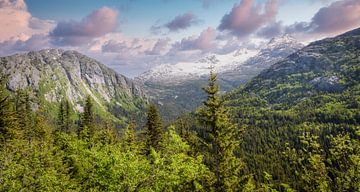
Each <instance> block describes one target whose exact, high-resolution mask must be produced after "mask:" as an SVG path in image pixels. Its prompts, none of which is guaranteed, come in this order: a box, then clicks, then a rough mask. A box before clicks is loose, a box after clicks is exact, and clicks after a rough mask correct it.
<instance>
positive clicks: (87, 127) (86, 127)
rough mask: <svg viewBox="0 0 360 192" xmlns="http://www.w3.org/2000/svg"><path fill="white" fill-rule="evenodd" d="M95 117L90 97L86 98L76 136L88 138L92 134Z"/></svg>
mask: <svg viewBox="0 0 360 192" xmlns="http://www.w3.org/2000/svg"><path fill="white" fill-rule="evenodd" d="M94 124H95V115H94V111H93V102H92V99H91V97H90V96H87V97H86V100H85V106H84V112H83V113H82V115H81V124H80V126H79V129H78V135H79V136H80V137H81V138H84V139H85V138H87V139H88V138H89V137H90V134H92V133H93V132H94V128H95V126H94Z"/></svg>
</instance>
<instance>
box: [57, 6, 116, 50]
mask: <svg viewBox="0 0 360 192" xmlns="http://www.w3.org/2000/svg"><path fill="white" fill-rule="evenodd" d="M117 27H118V12H117V11H116V10H114V9H111V8H109V7H102V8H100V9H98V10H95V11H93V12H92V13H91V14H90V15H88V16H86V17H85V18H83V19H82V20H81V21H80V22H78V21H65V22H59V23H58V24H57V26H56V27H55V29H54V30H53V31H52V32H51V33H50V37H51V38H52V39H53V43H54V44H56V45H61V46H63V45H70V46H79V45H83V44H86V43H88V42H89V41H91V40H92V39H94V38H96V37H100V36H103V35H105V34H108V33H111V32H114V31H116V29H117Z"/></svg>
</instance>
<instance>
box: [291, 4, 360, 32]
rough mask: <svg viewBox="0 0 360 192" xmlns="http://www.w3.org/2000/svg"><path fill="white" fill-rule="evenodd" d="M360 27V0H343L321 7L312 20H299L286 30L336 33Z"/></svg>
mask: <svg viewBox="0 0 360 192" xmlns="http://www.w3.org/2000/svg"><path fill="white" fill-rule="evenodd" d="M357 27H360V1H359V0H343V1H336V2H333V3H331V4H330V5H329V6H327V7H323V8H321V9H320V10H319V11H318V12H317V13H316V14H315V15H314V16H313V17H312V19H311V22H298V23H295V24H293V25H290V26H287V27H286V32H288V33H295V34H299V35H302V36H304V37H307V36H309V37H310V36H312V37H314V35H315V36H319V37H322V36H324V35H336V34H340V33H342V32H345V31H348V30H351V29H354V28H357Z"/></svg>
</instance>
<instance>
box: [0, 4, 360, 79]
mask: <svg viewBox="0 0 360 192" xmlns="http://www.w3.org/2000/svg"><path fill="white" fill-rule="evenodd" d="M0 26H1V28H0V56H6V55H11V54H15V53H22V52H27V51H36V50H41V49H47V48H61V49H64V50H76V51H79V52H80V53H83V54H85V55H88V56H90V57H93V58H95V59H97V60H99V61H100V62H102V63H104V64H106V65H108V66H109V67H111V68H113V69H115V70H116V71H117V72H119V73H121V74H125V75H127V76H129V77H135V76H137V75H139V74H141V73H142V72H144V71H146V70H149V69H150V68H152V67H154V66H156V65H159V64H172V63H176V62H184V61H196V60H197V59H200V58H201V57H203V56H205V55H207V54H227V53H231V52H233V51H236V50H237V49H240V48H248V49H252V48H256V47H259V46H261V45H262V44H263V43H266V42H267V41H269V40H270V39H271V38H273V37H276V36H280V35H283V34H290V35H292V36H294V37H295V38H297V39H298V41H300V42H303V43H305V44H306V43H309V42H311V41H314V40H318V39H322V38H326V37H331V36H335V35H338V34H341V33H343V32H346V31H348V30H351V29H354V28H358V27H360V0H76V1H74V0H51V1H50V0H48V1H44V0H25V1H24V0H0Z"/></svg>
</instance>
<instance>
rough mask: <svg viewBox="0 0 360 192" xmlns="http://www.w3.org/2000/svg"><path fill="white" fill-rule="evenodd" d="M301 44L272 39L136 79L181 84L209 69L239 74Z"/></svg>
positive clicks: (264, 65)
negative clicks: (257, 47)
mask: <svg viewBox="0 0 360 192" xmlns="http://www.w3.org/2000/svg"><path fill="white" fill-rule="evenodd" d="M302 46H303V45H302V44H300V43H298V42H297V41H296V39H295V38H293V37H291V36H290V35H283V36H280V37H276V38H273V39H271V40H270V41H269V43H267V44H266V45H265V46H264V47H260V48H259V49H247V48H242V49H239V50H235V51H233V52H231V53H227V54H222V55H221V54H209V55H207V56H205V57H204V58H202V59H200V60H198V61H195V62H179V63H176V64H161V65H157V66H155V67H154V68H152V69H150V70H149V71H146V72H144V73H142V74H141V75H140V76H138V77H137V78H136V80H137V81H139V82H142V83H145V82H151V83H161V82H166V83H175V84H178V83H182V82H184V81H188V80H194V79H198V78H202V77H204V76H207V75H208V74H209V71H210V68H211V67H212V68H213V69H214V71H216V72H217V73H218V74H222V73H224V74H233V73H239V74H243V71H244V70H245V71H248V70H247V69H246V68H249V67H250V68H260V69H264V68H267V67H269V65H271V64H272V63H275V62H277V61H279V60H281V59H283V58H285V57H286V56H288V55H289V54H291V53H293V52H295V51H296V50H298V49H300V48H301V47H302ZM248 72H249V73H250V74H253V72H250V71H248Z"/></svg>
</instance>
